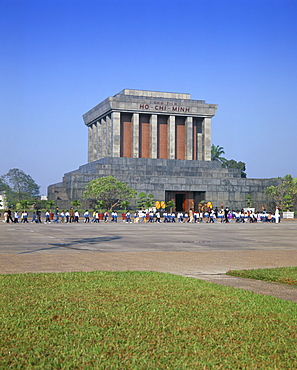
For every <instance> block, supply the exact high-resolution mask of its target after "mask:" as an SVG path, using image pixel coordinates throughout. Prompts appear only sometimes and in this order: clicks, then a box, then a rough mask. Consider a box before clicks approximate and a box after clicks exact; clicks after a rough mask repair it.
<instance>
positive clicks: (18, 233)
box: [0, 221, 297, 302]
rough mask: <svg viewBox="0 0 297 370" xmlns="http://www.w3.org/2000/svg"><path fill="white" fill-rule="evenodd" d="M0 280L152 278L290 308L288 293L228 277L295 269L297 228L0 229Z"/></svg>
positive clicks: (291, 224)
mask: <svg viewBox="0 0 297 370" xmlns="http://www.w3.org/2000/svg"><path fill="white" fill-rule="evenodd" d="M0 235H1V238H0V273H1V274H15V273H26V272H63V271H94V270H110V271H112V270H120V271H124V270H139V271H141V270H146V271H160V272H168V273H173V274H179V275H183V276H188V277H193V278H199V279H202V280H206V281H210V282H214V283H218V284H222V285H227V286H233V287H237V288H241V289H246V290H251V291H254V292H256V293H260V294H267V295H272V296H275V297H278V298H282V299H287V300H291V301H294V302H297V289H296V288H294V287H290V286H286V285H280V284H273V283H265V282H259V281H254V280H250V279H240V278H234V277H230V276H227V275H225V273H226V272H227V271H228V270H231V269H232V270H233V269H237V270H239V269H251V268H269V267H282V266H297V222H296V221H284V222H281V223H280V224H270V223H267V224H266V223H257V224H248V223H246V224H236V223H231V224H220V223H216V224H206V223H202V224H126V223H123V222H118V223H117V224H113V223H108V224H105V223H100V224H84V223H79V224H48V225H45V224H31V223H29V224H5V223H3V222H0Z"/></svg>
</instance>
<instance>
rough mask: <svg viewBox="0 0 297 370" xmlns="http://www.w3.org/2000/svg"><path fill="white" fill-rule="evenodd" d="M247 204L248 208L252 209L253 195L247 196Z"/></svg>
mask: <svg viewBox="0 0 297 370" xmlns="http://www.w3.org/2000/svg"><path fill="white" fill-rule="evenodd" d="M245 202H246V206H247V208H250V207H251V206H252V203H253V199H252V196H251V194H247V195H246V197H245Z"/></svg>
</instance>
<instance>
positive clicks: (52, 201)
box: [46, 200, 55, 209]
mask: <svg viewBox="0 0 297 370" xmlns="http://www.w3.org/2000/svg"><path fill="white" fill-rule="evenodd" d="M46 206H47V207H48V208H49V209H51V208H53V207H54V206H55V201H54V200H47V201H46Z"/></svg>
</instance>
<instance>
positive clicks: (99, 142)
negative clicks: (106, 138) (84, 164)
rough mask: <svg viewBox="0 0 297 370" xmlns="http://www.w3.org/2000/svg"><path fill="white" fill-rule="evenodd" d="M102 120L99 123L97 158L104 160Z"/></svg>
mask: <svg viewBox="0 0 297 370" xmlns="http://www.w3.org/2000/svg"><path fill="white" fill-rule="evenodd" d="M101 127H102V126H101V120H100V121H97V158H96V159H100V158H102V134H101Z"/></svg>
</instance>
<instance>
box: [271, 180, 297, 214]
mask: <svg viewBox="0 0 297 370" xmlns="http://www.w3.org/2000/svg"><path fill="white" fill-rule="evenodd" d="M282 180H283V181H282V183H281V184H280V185H278V186H274V185H272V186H269V187H268V188H267V189H266V190H265V194H267V195H268V196H269V197H270V198H272V199H273V201H274V203H275V205H276V206H277V207H279V208H280V209H282V210H283V211H287V210H291V209H292V208H293V207H294V208H296V205H297V179H296V178H295V179H294V178H293V177H292V176H291V175H286V176H285V177H284V178H283V179H282Z"/></svg>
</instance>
